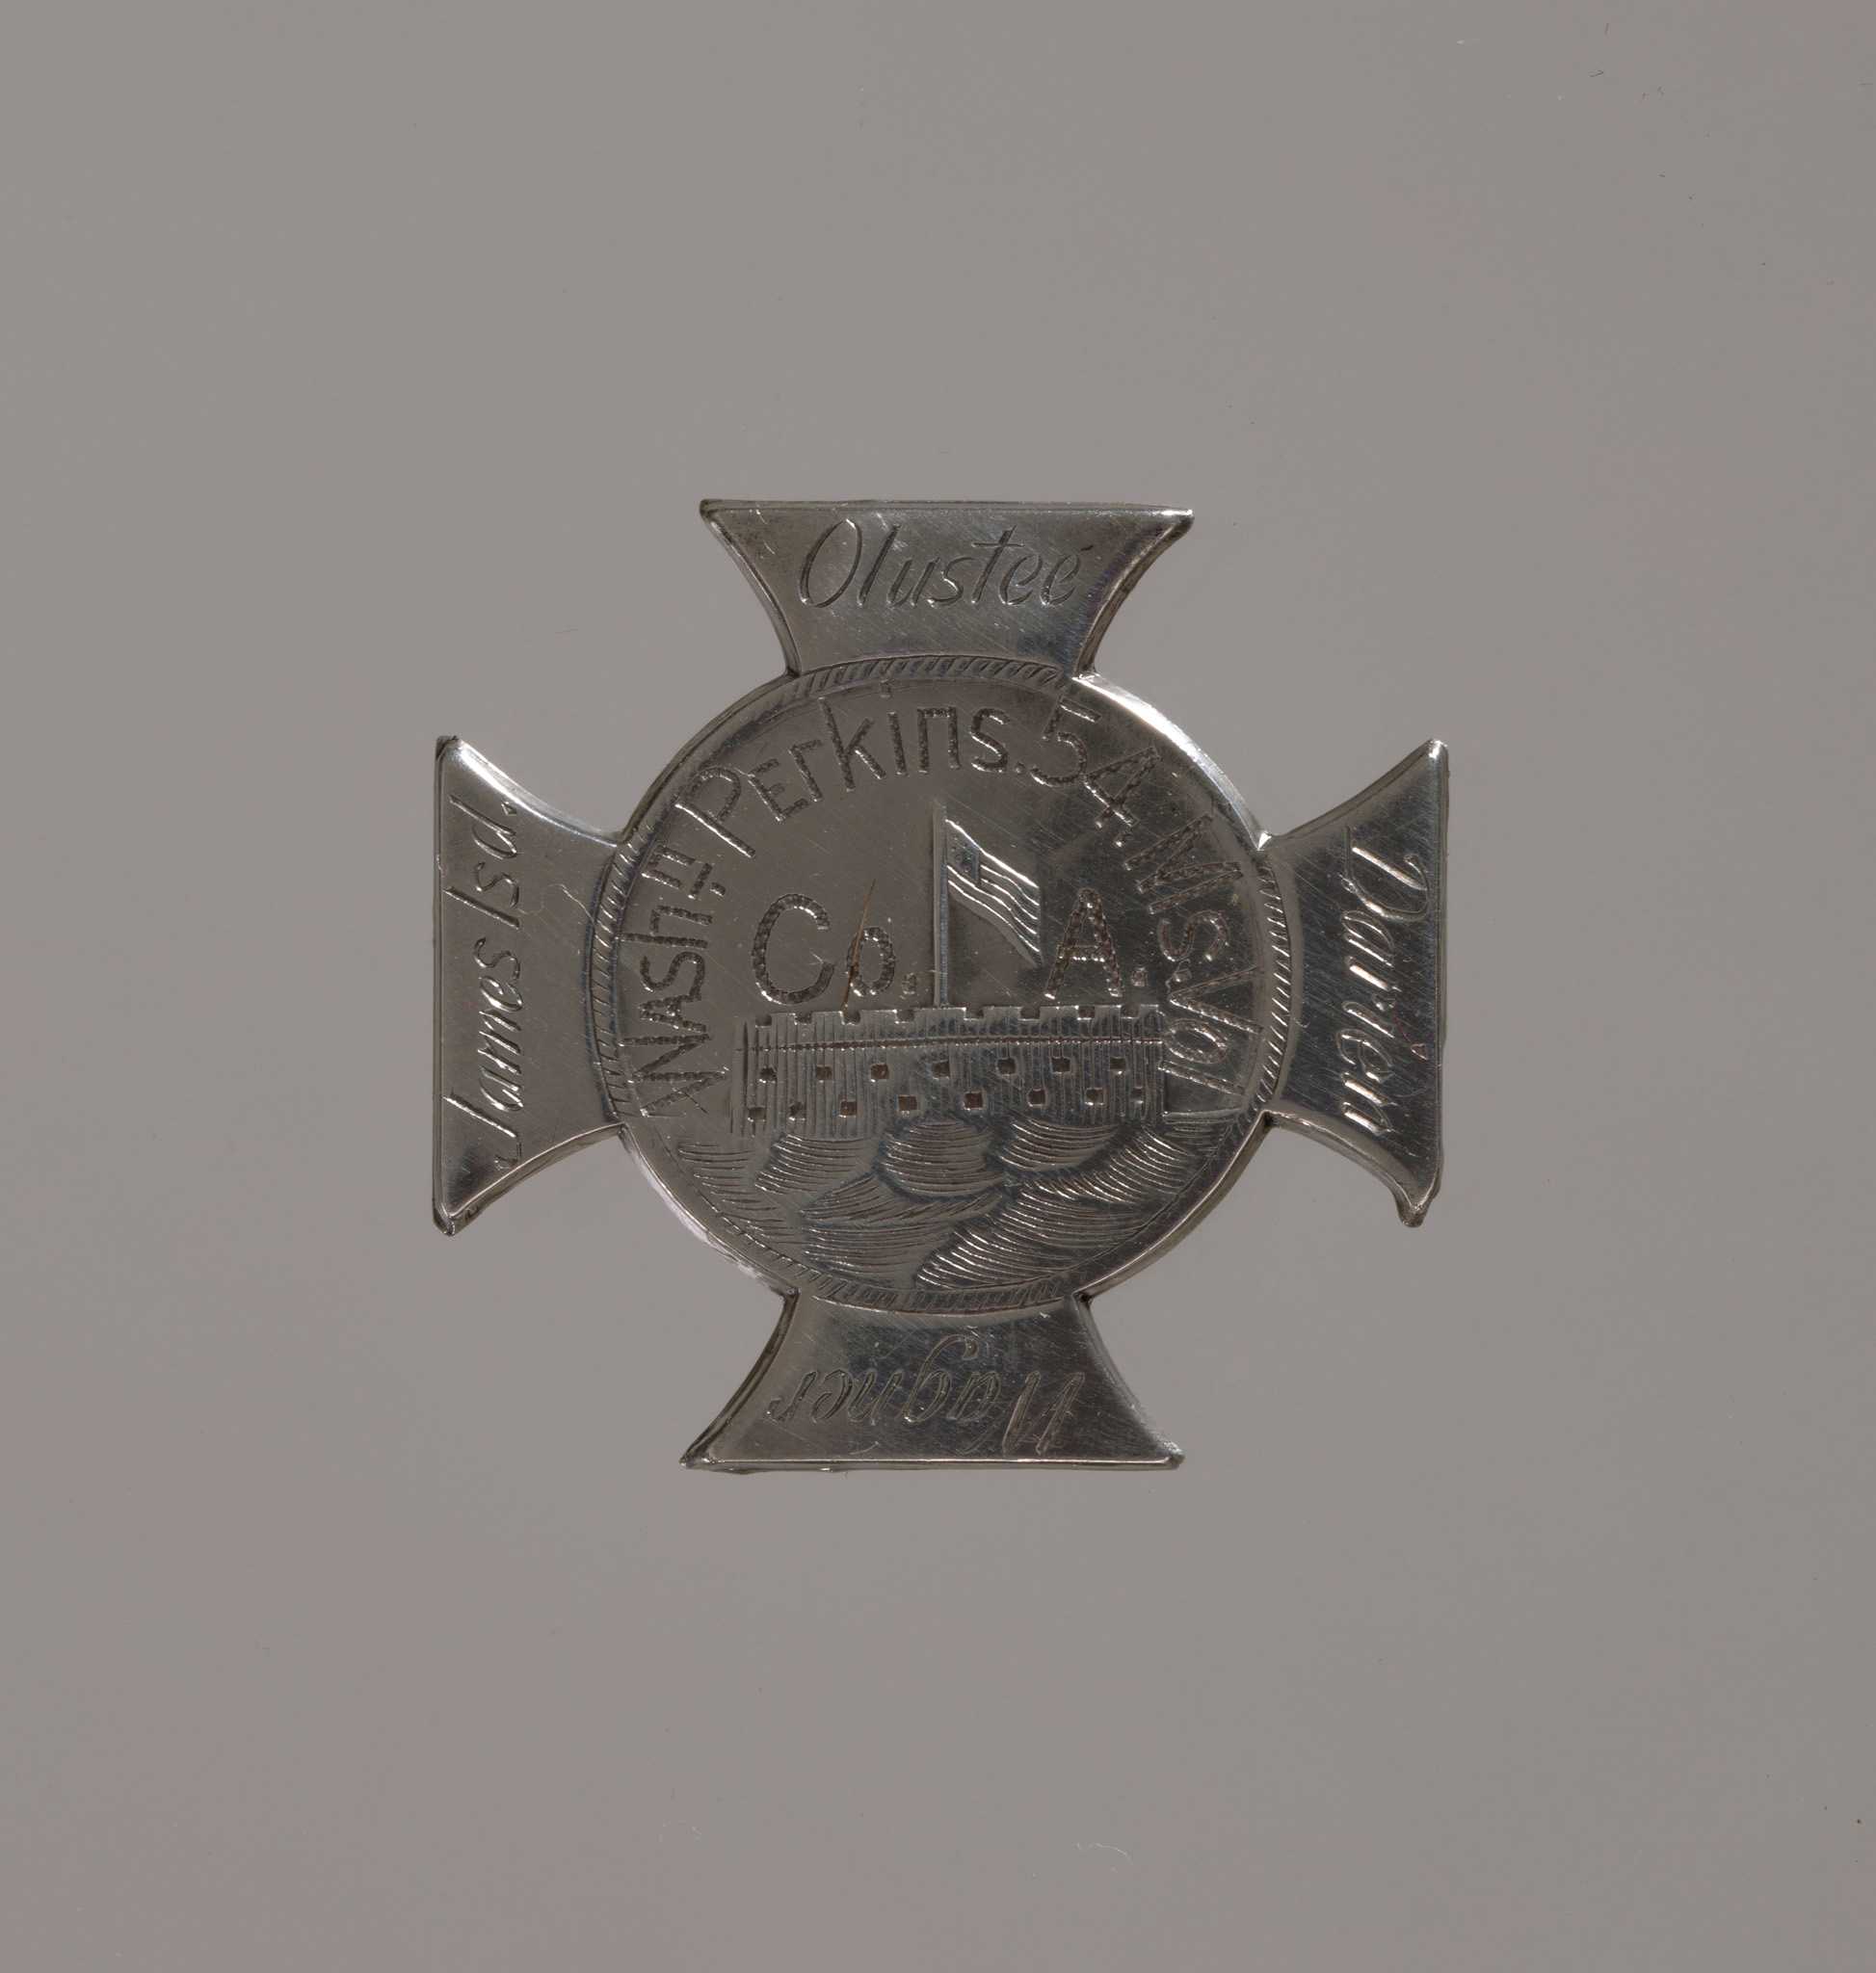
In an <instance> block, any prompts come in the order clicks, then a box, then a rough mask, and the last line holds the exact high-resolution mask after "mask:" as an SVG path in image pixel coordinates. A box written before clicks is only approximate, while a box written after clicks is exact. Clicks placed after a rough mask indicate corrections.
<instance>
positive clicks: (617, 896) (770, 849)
mask: <svg viewBox="0 0 1876 1973" xmlns="http://www.w3.org/2000/svg"><path fill="white" fill-rule="evenodd" d="M1256 843H1257V829H1256V827H1255V824H1254V823H1253V821H1252V820H1251V817H1250V815H1249V814H1248V813H1247V811H1246V810H1245V807H1244V804H1243V803H1242V802H1241V801H1240V800H1239V799H1238V797H1237V794H1236V792H1235V791H1234V790H1233V789H1232V788H1231V786H1230V784H1229V782H1228V781H1227V780H1226V779H1225V778H1224V776H1222V775H1221V774H1220V773H1219V772H1218V770H1217V769H1216V768H1215V767H1214V766H1213V765H1212V763H1211V762H1210V761H1209V760H1207V759H1206V758H1205V756H1204V755H1203V754H1202V752H1201V751H1200V750H1199V749H1198V748H1196V747H1195V746H1194V745H1193V744H1192V742H1191V741H1190V740H1188V739H1187V738H1186V737H1185V736H1184V735H1183V734H1181V733H1180V732H1178V731H1177V729H1176V728H1175V727H1173V726H1171V725H1170V724H1168V723H1167V722H1165V721H1164V720H1162V719H1161V718H1160V717H1159V716H1158V715H1157V714H1156V713H1154V712H1153V711H1152V710H1151V709H1150V708H1149V707H1148V706H1146V705H1144V704H1143V703H1142V702H1141V701H1139V700H1138V699H1135V698H1132V697H1129V696H1128V695H1127V694H1125V693H1123V692H1121V691H1120V690H1118V689H1117V688H1116V687H1114V686H1112V685H1110V684H1108V683H1106V682H1105V681H1104V680H1103V679H1100V678H1098V677H1097V676H1094V675H1087V676H1083V677H1079V678H1066V677H1065V676H1064V674H1063V672H1062V671H1061V669H1060V667H1059V666H1054V665H1045V664H1034V663H1028V662H1023V661H1019V660H1015V659H994V658H901V659H890V660H886V659H882V660H876V661H873V662H870V663H865V664H855V665H845V666H838V667H832V668H829V669H827V670H824V671H813V672H810V673H808V674H807V675H806V676H802V677H786V678H782V679H779V680H777V681H776V682H775V683H774V684H772V685H770V686H768V687H765V688H764V689H763V690H762V691H760V692H757V693H755V694H754V695H753V696H752V697H750V698H748V699H745V700H744V701H743V702H742V703H741V704H740V705H738V706H735V707H733V708H731V710H730V711H729V712H727V714H725V715H724V717H723V718H722V719H721V720H719V721H718V722H717V723H715V724H714V725H713V726H711V727H710V728H709V730H708V731H707V732H705V733H704V734H703V735H702V736H701V737H700V739H698V740H697V741H696V742H694V743H693V745H692V746H691V747H690V748H689V749H687V750H686V751H685V752H684V754H683V755H682V756H681V757H680V758H679V759H678V760H677V761H676V762H675V763H674V765H673V767H672V768H671V770H670V772H669V773H668V774H667V775H666V776H665V777H664V779H663V780H662V781H661V782H660V783H659V785H658V787H657V789H656V790H655V792H654V793H653V795H652V797H651V798H650V800H649V801H648V802H647V805H646V808H645V810H644V812H643V813H642V814H641V816H640V817H639V819H638V821H637V823H636V824H635V825H634V827H633V828H632V829H631V830H630V831H629V833H628V834H627V836H626V838H625V840H624V841H623V842H622V843H621V847H620V849H619V852H618V854H617V855H616V856H615V858H614V861H613V866H612V869H611V871H610V873H609V875H608V877H607V881H606V884H605V887H604V891H603V893H602V898H601V906H600V909H599V911H598V913H597V915H596V922H595V950H594V956H593V966H592V979H593V982H594V1001H593V1020H594V1034H595V1042H596V1045H597V1048H598V1054H599V1060H600V1065H601V1068H602V1071H603V1073H604V1077H605V1082H606V1089H607V1095H608V1100H609V1102H610V1104H611V1106H612V1110H613V1114H614V1116H615V1118H617V1120H618V1121H619V1122H620V1123H621V1125H622V1126H625V1127H626V1128H627V1129H628V1130H629V1133H630V1137H631V1141H632V1142H633V1143H634V1144H636V1145H637V1146H638V1148H639V1149H640V1151H641V1152H642V1153H643V1155H644V1156H645V1158H646V1160H647V1163H648V1165H649V1166H650V1168H651V1171H652V1172H653V1174H654V1176H655V1177H656V1178H657V1180H658V1182H659V1183H660V1184H661V1185H662V1186H663V1188H664V1189H665V1191H666V1192H667V1194H668V1195H669V1197H671V1198H672V1199H673V1201H674V1203H675V1204H676V1205H677V1206H678V1208H679V1209H680V1210H681V1211H682V1212H683V1213H684V1214H685V1215H686V1216H687V1217H689V1218H690V1219H691V1220H693V1221H694V1222H695V1223H697V1224H698V1225H699V1226H700V1227H701V1228H702V1229H703V1230H704V1231H705V1232H706V1233H707V1234H708V1235H709V1236H710V1237H711V1238H712V1239H713V1240H715V1241H717V1242H718V1243H719V1244H720V1245H722V1246H723V1247H724V1248H726V1249H727V1250H728V1251H729V1252H730V1253H731V1254H732V1255H733V1256H734V1257H735V1258H736V1259H738V1260H739V1261H741V1262H742V1263H743V1264H744V1265H745V1266H747V1267H749V1268H751V1269H752V1270H753V1271H754V1272H756V1273H757V1274H759V1275H761V1276H763V1277H764V1278H766V1279H769V1280H772V1281H774V1282H776V1283H778V1284H779V1285H780V1286H783V1287H793V1288H799V1289H804V1290H806V1291H807V1292H809V1293H811V1294H814V1295H818V1296H821V1297H822V1298H824V1299H826V1300H830V1301H834V1302H850V1303H859V1304H860V1305H863V1306H868V1307H877V1308H903V1309H920V1310H955V1311H958V1312H969V1311H981V1310H987V1309H993V1308H1017V1307H1021V1306H1025V1305H1029V1304H1033V1303H1039V1302H1047V1301H1053V1300H1057V1299H1059V1298H1060V1297H1062V1296H1064V1295H1067V1294H1070V1293H1072V1292H1075V1291H1077V1290H1087V1289H1090V1288H1094V1287H1096V1286H1097V1285H1099V1284H1101V1283H1103V1282H1105V1281H1109V1280H1112V1279H1113V1278H1114V1277H1116V1276H1119V1275H1121V1274H1123V1273H1125V1272H1126V1271H1127V1270H1128V1269H1130V1268H1132V1267H1134V1266H1136V1265H1137V1264H1138V1263H1139V1262H1140V1261H1141V1260H1142V1259H1144V1258H1145V1257H1146V1256H1147V1255H1148V1254H1149V1253H1150V1252H1151V1251H1152V1250H1153V1249H1154V1248H1156V1247H1157V1246H1159V1245H1160V1244H1161V1243H1162V1242H1164V1241H1165V1240H1166V1239H1167V1238H1168V1237H1169V1236H1170V1235H1171V1234H1172V1233H1174V1232H1175V1231H1176V1229H1177V1228H1178V1226H1179V1225H1180V1224H1181V1223H1183V1222H1184V1221H1185V1220H1186V1219H1188V1218H1189V1217H1190V1216H1191V1215H1192V1214H1193V1213H1195V1212H1197V1211H1198V1210H1199V1209H1200V1208H1201V1207H1202V1205H1203V1204H1204V1203H1205V1202H1206V1200H1207V1199H1208V1198H1209V1197H1212V1196H1213V1195H1214V1194H1215V1193H1216V1191H1217V1190H1218V1188H1219V1187H1220V1186H1221V1185H1222V1184H1223V1183H1224V1182H1225V1181H1226V1180H1227V1179H1229V1176H1230V1175H1231V1174H1232V1173H1233V1171H1235V1170H1236V1169H1237V1166H1238V1164H1239V1163H1240V1161H1241V1158H1242V1156H1243V1154H1244V1152H1245V1151H1246V1149H1247V1148H1248V1146H1249V1145H1250V1144H1251V1143H1252V1141H1253V1138H1254V1135H1255V1130H1256V1127H1257V1124H1258V1122H1259V1120H1260V1118H1261V1115H1262V1111H1263V1106H1264V1104H1265V1103H1266V1102H1267V1101H1268V1100H1269V1096H1270V1093H1271V1091H1272V1090H1273V1088H1274V1087H1275V1082H1276V1077H1277V1073H1278V1070H1279V1068H1280V1066H1281V1059H1282V1052H1283V1046H1284V1041H1285V1039H1286V1037H1285V1029H1284V1024H1285V1020H1286V1014H1287V1009H1288V1005H1289V992H1288V987H1289V977H1288V976H1289V950H1288V939H1287V934H1286V933H1285V931H1284V925H1283V917H1282V910H1281V902H1280V899H1279V896H1278V893H1277V889H1276V886H1275V883H1274V882H1273V881H1272V880H1271V879H1270V877H1269V875H1268V872H1267V869H1266V867H1265V864H1264V861H1263V859H1262V858H1261V857H1260V855H1258V852H1257V848H1256Z"/></svg>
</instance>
